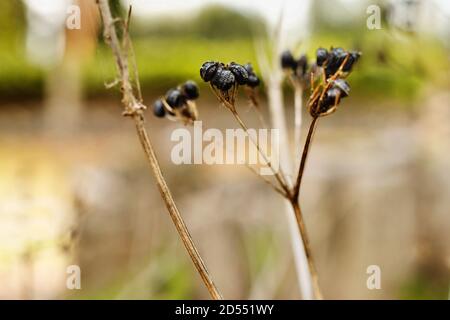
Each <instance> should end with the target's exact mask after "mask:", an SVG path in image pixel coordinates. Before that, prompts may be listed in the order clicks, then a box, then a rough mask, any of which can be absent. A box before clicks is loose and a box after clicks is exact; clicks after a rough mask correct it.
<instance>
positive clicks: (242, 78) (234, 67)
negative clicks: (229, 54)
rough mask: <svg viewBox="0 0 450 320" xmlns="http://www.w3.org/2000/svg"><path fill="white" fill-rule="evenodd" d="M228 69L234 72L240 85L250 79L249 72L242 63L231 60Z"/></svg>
mask: <svg viewBox="0 0 450 320" xmlns="http://www.w3.org/2000/svg"><path fill="white" fill-rule="evenodd" d="M228 69H229V70H230V71H231V72H232V73H233V75H234V78H235V79H236V82H237V83H238V84H240V85H243V84H246V83H247V81H248V72H247V70H246V69H245V68H244V67H243V66H242V65H240V64H238V63H235V62H231V63H230V65H229V66H228Z"/></svg>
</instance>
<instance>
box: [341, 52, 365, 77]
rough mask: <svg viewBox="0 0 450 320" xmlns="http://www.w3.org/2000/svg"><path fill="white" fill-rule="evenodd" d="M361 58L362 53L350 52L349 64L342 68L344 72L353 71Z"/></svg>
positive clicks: (346, 63)
mask: <svg viewBox="0 0 450 320" xmlns="http://www.w3.org/2000/svg"><path fill="white" fill-rule="evenodd" d="M360 56H361V53H359V52H357V51H352V52H350V55H349V57H348V59H347V62H345V64H344V66H343V67H342V71H344V72H350V71H351V70H352V67H353V65H354V64H355V63H356V62H357V61H358V60H359V57H360Z"/></svg>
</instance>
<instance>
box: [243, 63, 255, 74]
mask: <svg viewBox="0 0 450 320" xmlns="http://www.w3.org/2000/svg"><path fill="white" fill-rule="evenodd" d="M243 67H244V68H245V70H247V72H248V75H251V74H255V72H254V71H253V66H252V64H251V63H250V62H248V63H246V64H244V66H243Z"/></svg>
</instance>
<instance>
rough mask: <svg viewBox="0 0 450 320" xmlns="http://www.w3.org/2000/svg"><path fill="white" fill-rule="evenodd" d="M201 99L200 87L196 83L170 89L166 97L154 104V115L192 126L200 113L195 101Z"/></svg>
mask: <svg viewBox="0 0 450 320" xmlns="http://www.w3.org/2000/svg"><path fill="white" fill-rule="evenodd" d="M198 97H199V92H198V86H197V84H196V83H195V82H194V81H191V80H189V81H186V82H185V83H184V84H182V85H180V86H178V87H176V88H172V89H169V91H167V93H166V94H165V96H164V97H162V98H160V99H158V100H156V101H155V102H154V104H153V114H154V115H155V116H156V117H158V118H168V119H170V120H174V121H176V120H179V121H181V122H183V123H184V124H191V123H192V122H193V121H195V120H197V118H198V112H197V107H196V105H195V101H194V100H195V99H197V98H198Z"/></svg>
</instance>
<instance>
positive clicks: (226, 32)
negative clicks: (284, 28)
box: [132, 5, 266, 40]
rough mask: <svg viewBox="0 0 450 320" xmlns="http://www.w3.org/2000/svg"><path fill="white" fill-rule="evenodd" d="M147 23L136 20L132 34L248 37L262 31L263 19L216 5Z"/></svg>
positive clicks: (226, 37)
mask: <svg viewBox="0 0 450 320" xmlns="http://www.w3.org/2000/svg"><path fill="white" fill-rule="evenodd" d="M152 21H153V22H150V23H146V22H144V21H142V20H141V21H139V20H136V21H135V22H134V25H133V28H132V36H133V37H135V38H136V37H143V36H158V37H164V38H167V37H171V38H176V39H178V38H183V37H186V36H187V37H191V38H202V39H210V40H211V39H251V38H252V37H253V36H255V35H261V34H262V32H265V30H266V26H265V23H264V20H263V19H262V18H261V17H259V16H257V15H254V14H246V15H244V14H242V13H240V12H238V11H236V10H233V9H230V8H226V7H223V6H219V5H212V6H207V7H205V8H203V9H201V10H200V11H199V13H198V14H197V15H195V16H192V17H189V18H185V17H178V16H177V17H172V16H166V17H164V18H159V19H156V20H152Z"/></svg>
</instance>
